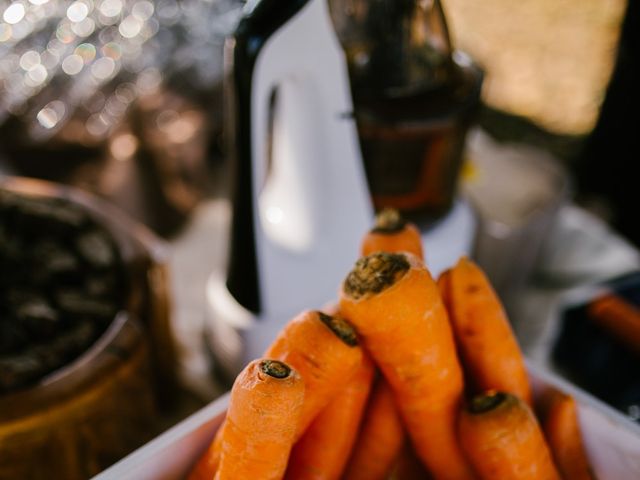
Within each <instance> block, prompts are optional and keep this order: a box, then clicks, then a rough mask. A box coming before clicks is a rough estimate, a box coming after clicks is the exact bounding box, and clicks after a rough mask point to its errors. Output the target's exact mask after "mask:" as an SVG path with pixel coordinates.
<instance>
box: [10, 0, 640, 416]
mask: <svg viewBox="0 0 640 480" xmlns="http://www.w3.org/2000/svg"><path fill="white" fill-rule="evenodd" d="M426 3H428V4H431V2H429V1H426ZM441 3H442V9H443V11H444V15H445V18H446V20H447V25H448V32H449V36H450V39H451V44H452V49H454V50H456V51H458V50H459V51H461V52H464V53H465V54H466V55H468V56H469V58H470V59H471V60H472V61H473V62H474V64H476V65H477V66H478V67H479V69H481V70H482V72H483V81H482V87H481V93H480V102H479V105H478V109H477V111H475V112H474V115H475V116H474V117H473V121H472V123H471V125H470V126H469V127H470V128H469V133H468V135H467V136H466V141H465V145H464V151H463V153H462V159H463V162H464V164H463V166H462V167H461V168H460V170H459V172H457V171H456V177H455V178H454V189H455V191H456V192H460V193H461V194H462V195H464V197H465V198H468V199H469V201H470V202H471V204H472V205H473V208H474V211H475V212H476V214H477V215H478V218H479V227H478V232H477V235H476V238H475V243H474V249H475V250H474V255H475V256H476V257H477V258H478V261H479V262H480V263H481V265H482V266H483V267H484V268H485V269H486V270H487V272H488V273H489V275H490V277H491V279H492V281H493V282H494V284H495V285H496V288H497V289H498V290H499V292H500V294H501V296H502V297H503V299H504V301H505V304H506V305H507V308H508V310H509V313H510V315H511V319H512V321H513V322H514V325H515V327H516V330H517V332H518V334H519V336H520V338H521V340H522V341H523V344H524V347H525V349H528V353H529V354H530V355H532V356H535V355H536V354H537V353H539V351H540V348H541V347H540V345H541V344H540V343H536V341H534V340H535V339H539V338H541V337H543V336H544V335H543V332H544V331H546V330H545V329H546V328H548V326H547V324H546V323H545V322H546V320H540V318H544V319H546V318H547V317H548V316H549V315H551V313H550V312H551V309H552V304H553V300H554V299H555V298H557V295H559V294H560V293H561V292H563V291H565V290H566V289H568V288H572V287H575V286H576V285H581V284H584V283H589V282H594V281H596V280H602V279H608V278H612V277H615V276H617V275H621V274H624V273H627V272H629V271H631V270H633V269H634V268H637V266H638V255H637V253H636V248H637V247H640V227H639V224H638V222H637V220H636V216H637V215H636V213H635V206H636V205H638V200H639V199H638V193H637V192H638V189H637V188H636V185H635V183H636V181H635V178H636V177H635V175H633V173H634V172H635V168H634V167H635V163H637V157H638V151H639V149H638V138H640V135H639V133H640V131H639V129H640V122H639V121H638V119H637V117H638V112H640V100H639V97H640V94H639V91H640V87H639V86H640V79H639V78H638V73H637V72H638V71H639V70H640V68H638V67H639V66H638V62H639V61H640V45H639V43H640V40H639V39H638V35H639V33H638V32H640V25H639V22H640V20H639V15H640V14H639V12H638V10H639V8H640V7H639V6H638V3H637V2H627V1H624V0H591V1H589V2H584V1H580V0H522V1H520V2H511V1H507V0H485V1H483V2H464V1H462V0H443V1H442V2H441ZM243 6H244V2H242V1H240V0H182V1H177V0H155V1H153V0H76V1H72V2H71V1H64V2H63V1H59V0H16V1H9V0H0V175H3V176H6V177H8V176H14V175H15V176H26V177H35V178H39V179H45V180H52V181H55V182H60V183H62V184H65V185H70V186H73V187H79V188H80V189H82V190H86V191H88V192H91V193H93V194H96V195H97V196H98V197H100V198H102V199H104V200H106V201H107V202H108V203H109V204H113V205H116V206H117V207H118V208H120V209H122V210H124V211H125V212H126V213H127V214H128V215H129V216H131V217H132V218H133V219H135V220H136V221H138V222H140V223H141V224H143V225H145V226H146V227H148V228H149V229H150V230H151V231H152V232H153V233H154V234H155V235H157V236H158V237H160V238H161V239H162V241H163V242H164V243H165V244H166V247H167V250H168V260H167V262H168V266H169V271H170V277H169V280H168V281H169V282H170V283H169V287H170V288H169V290H170V293H171V298H172V304H171V315H170V321H171V325H172V329H173V331H174V335H175V339H176V344H177V362H178V364H179V377H180V382H181V384H182V386H183V387H184V388H185V392H186V393H185V400H184V404H183V405H182V406H181V407H180V408H179V409H178V411H177V412H174V413H173V415H172V417H171V419H170V420H168V421H167V423H171V422H172V421H173V420H174V419H175V418H177V417H178V418H181V417H183V416H184V415H186V413H189V412H191V411H193V410H195V409H196V408H197V407H199V406H201V405H203V404H204V403H206V402H207V401H208V400H210V399H212V398H214V397H216V396H217V395H219V394H220V393H222V392H223V391H224V389H225V385H224V384H221V383H219V382H218V381H217V380H216V379H214V378H213V375H212V374H211V357H210V352H209V346H208V345H207V344H206V342H205V340H204V337H203V331H204V330H205V328H206V327H205V322H206V315H205V313H204V312H205V311H206V309H207V306H206V299H205V293H204V289H205V287H204V286H205V284H206V282H207V279H208V278H209V275H210V274H211V272H212V271H214V270H215V269H219V268H221V267H222V266H223V265H224V264H225V263H226V258H225V255H226V252H227V248H228V245H227V242H228V237H227V232H228V228H229V223H230V217H231V208H230V206H229V202H228V198H229V194H230V181H229V178H230V161H229V152H228V149H227V147H228V145H227V144H226V143H225V135H226V133H227V132H226V130H227V129H228V128H229V125H228V124H226V123H225V116H224V115H223V112H224V108H225V107H226V103H227V101H228V96H225V91H224V89H223V83H224V80H225V77H224V71H225V70H224V60H223V47H224V42H225V38H226V37H227V36H228V35H230V34H231V33H232V32H233V31H234V29H235V27H236V25H237V23H238V20H239V19H240V16H241V12H242V8H243ZM458 173H459V174H458ZM527 339H529V340H530V342H529V343H527Z"/></svg>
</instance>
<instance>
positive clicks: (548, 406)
mask: <svg viewBox="0 0 640 480" xmlns="http://www.w3.org/2000/svg"><path fill="white" fill-rule="evenodd" d="M543 403H544V404H545V405H544V408H543V412H544V413H543V420H542V428H543V431H544V434H545V437H546V439H547V442H548V443H549V447H550V448H551V453H552V455H553V458H554V459H555V461H556V465H558V469H559V470H560V473H561V474H562V477H563V478H565V479H566V480H593V479H594V478H595V476H594V474H593V472H592V470H591V466H590V465H589V460H588V459H587V454H586V452H585V449H584V445H583V444H582V435H581V433H580V425H579V423H578V412H577V407H576V402H575V400H574V399H573V397H572V396H570V395H566V394H564V393H562V392H559V391H557V390H551V389H550V390H549V391H548V392H546V395H545V398H544V400H543Z"/></svg>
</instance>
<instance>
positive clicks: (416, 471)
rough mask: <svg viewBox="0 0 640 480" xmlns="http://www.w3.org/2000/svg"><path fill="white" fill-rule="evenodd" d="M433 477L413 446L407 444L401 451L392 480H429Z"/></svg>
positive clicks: (391, 476)
mask: <svg viewBox="0 0 640 480" xmlns="http://www.w3.org/2000/svg"><path fill="white" fill-rule="evenodd" d="M431 478H432V477H431V475H430V474H429V472H427V471H426V470H425V468H424V465H422V463H421V462H420V460H419V459H418V457H417V456H416V453H415V452H414V450H413V448H412V447H411V444H410V443H409V442H405V444H404V446H403V448H402V449H401V451H400V455H399V456H398V460H397V462H396V465H395V468H394V469H393V473H392V474H391V475H390V480H429V479H431Z"/></svg>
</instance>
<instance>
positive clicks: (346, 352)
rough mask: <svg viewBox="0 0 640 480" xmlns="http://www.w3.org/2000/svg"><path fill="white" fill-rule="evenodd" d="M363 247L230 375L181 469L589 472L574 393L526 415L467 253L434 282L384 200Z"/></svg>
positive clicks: (510, 347) (527, 407) (438, 475)
mask: <svg viewBox="0 0 640 480" xmlns="http://www.w3.org/2000/svg"><path fill="white" fill-rule="evenodd" d="M361 254H362V256H361V258H360V259H359V260H358V261H357V262H356V264H355V266H354V268H353V269H352V270H351V271H350V272H349V274H348V275H347V277H346V278H345V280H344V282H343V284H342V285H341V288H340V293H339V302H338V306H337V307H336V308H334V309H332V310H333V311H332V313H335V314H333V315H328V314H327V313H324V312H320V311H307V312H303V313H302V314H300V315H299V316H297V317H296V318H294V319H293V320H291V321H290V322H289V323H288V324H287V326H286V327H285V328H284V329H283V331H282V332H281V333H280V335H279V336H278V338H277V339H276V340H275V341H274V343H273V344H272V345H271V346H270V348H268V349H267V351H266V352H265V355H264V358H263V359H260V360H256V361H254V362H252V363H251V364H250V365H249V366H248V367H247V369H245V370H244V371H243V372H242V373H241V374H240V375H239V376H238V378H237V379H236V382H235V383H234V386H233V388H232V391H231V400H230V406H229V410H228V413H227V417H226V419H225V422H224V424H223V426H222V427H221V428H220V430H219V431H218V434H217V435H216V437H215V439H214V440H213V441H212V443H211V446H210V447H209V449H208V450H207V452H205V454H204V455H203V456H202V458H201V459H200V461H199V462H198V464H197V465H196V466H195V467H194V469H193V471H192V472H191V475H190V477H189V479H190V480H204V479H208V480H212V479H215V480H222V479H234V480H242V479H247V480H263V479H264V480H266V479H281V478H284V479H287V480H307V479H309V480H338V479H344V480H360V479H361V480H376V479H380V480H386V479H396V480H413V479H430V478H433V479H436V480H440V479H443V480H447V479H451V480H464V479H503V480H509V479H532V480H533V479H538V480H547V479H548V480H552V479H561V478H563V479H571V480H580V479H592V478H595V477H594V476H593V473H592V472H591V469H590V467H589V464H588V461H587V458H586V456H585V453H584V449H583V446H582V443H581V437H580V431H579V424H578V420H577V413H576V407H575V402H573V399H571V398H570V397H567V396H564V395H560V394H557V393H556V394H551V393H550V394H549V395H547V396H546V397H545V402H544V408H543V409H542V410H541V411H540V412H541V413H539V415H536V414H534V410H533V399H532V393H531V388H530V386H529V381H528V377H527V372H526V368H525V364H524V360H523V357H522V354H521V352H520V349H519V347H518V344H517V342H516V340H515V337H514V335H513V332H512V330H511V328H510V325H509V322H508V320H507V318H506V315H505V313H504V310H503V308H502V306H501V304H500V302H499V300H498V298H497V296H496V294H495V293H494V291H493V289H492V288H491V285H490V284H489V282H488V280H487V278H486V277H485V275H484V274H483V272H482V271H481V270H480V268H479V267H478V266H477V265H475V264H474V263H473V262H472V261H470V260H468V259H466V258H462V259H461V260H460V261H459V262H458V263H457V264H456V265H455V266H454V267H452V268H451V269H450V270H448V271H446V272H445V273H443V274H442V275H441V276H440V278H439V279H438V280H437V282H436V281H435V280H434V279H433V278H432V277H431V275H430V273H429V271H428V269H427V268H426V267H425V265H424V263H423V253H422V243H421V238H420V234H419V231H418V229H417V228H416V227H415V225H413V224H411V223H407V222H405V221H404V220H403V219H402V218H401V217H400V216H399V215H398V213H397V212H394V211H384V212H383V213H381V214H380V215H379V216H378V218H377V221H376V225H375V227H374V228H373V229H372V230H371V231H370V232H367V233H366V234H365V236H364V238H363V242H362V247H361ZM256 372H257V373H256ZM256 375H257V376H256ZM260 375H261V377H260ZM265 379H266V380H265ZM539 419H541V420H542V421H540V420H539Z"/></svg>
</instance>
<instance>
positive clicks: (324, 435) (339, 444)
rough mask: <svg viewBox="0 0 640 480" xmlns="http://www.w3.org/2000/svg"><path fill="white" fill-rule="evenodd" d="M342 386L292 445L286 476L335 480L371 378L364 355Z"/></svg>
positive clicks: (353, 437)
mask: <svg viewBox="0 0 640 480" xmlns="http://www.w3.org/2000/svg"><path fill="white" fill-rule="evenodd" d="M362 358H363V361H362V364H361V366H360V368H359V369H358V371H357V372H356V374H355V375H353V376H352V378H351V380H349V381H348V383H347V384H346V385H344V388H343V389H342V390H341V391H340V392H339V393H338V394H337V395H336V396H335V397H334V398H333V400H331V402H329V404H328V405H327V406H326V407H325V408H324V409H323V410H322V411H321V412H320V414H319V415H318V416H317V417H316V418H315V419H314V420H313V422H312V423H311V425H309V428H307V430H306V431H305V433H304V435H302V437H301V438H300V440H299V441H298V442H297V443H296V444H295V445H294V447H293V450H292V451H291V456H290V457H289V466H288V468H287V473H286V475H285V479H287V480H338V479H339V478H340V477H341V475H342V472H343V471H344V467H345V465H346V463H347V460H348V459H349V454H350V453H351V450H352V448H353V444H354V442H355V440H356V436H357V434H358V427H359V425H360V421H361V419H362V416H363V413H364V407H365V405H366V403H367V398H368V397H369V392H370V390H371V383H372V381H373V373H374V367H373V362H372V361H371V360H370V359H369V357H368V356H367V355H365V356H363V357H362Z"/></svg>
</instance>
